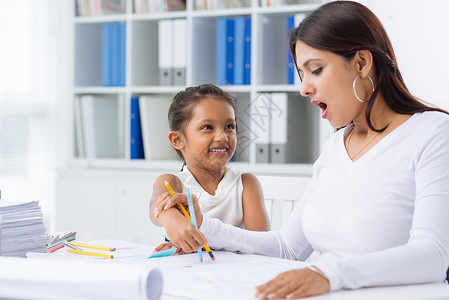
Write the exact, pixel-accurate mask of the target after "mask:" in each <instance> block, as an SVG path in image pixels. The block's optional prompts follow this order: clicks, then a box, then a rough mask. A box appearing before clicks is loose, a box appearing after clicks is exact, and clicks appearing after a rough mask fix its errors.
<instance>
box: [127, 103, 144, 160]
mask: <svg viewBox="0 0 449 300" xmlns="http://www.w3.org/2000/svg"><path fill="white" fill-rule="evenodd" d="M130 120H131V124H130V125H131V126H130V130H131V132H130V137H131V141H130V143H131V144H130V146H131V147H130V149H131V151H130V154H131V155H130V156H131V159H144V158H145V154H144V151H143V138H142V126H141V122H140V110H139V97H131V118H130Z"/></svg>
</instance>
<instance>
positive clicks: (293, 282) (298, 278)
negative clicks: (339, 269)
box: [256, 269, 330, 299]
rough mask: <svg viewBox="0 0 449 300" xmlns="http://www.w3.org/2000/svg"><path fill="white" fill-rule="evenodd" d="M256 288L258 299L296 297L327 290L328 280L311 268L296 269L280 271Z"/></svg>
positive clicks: (319, 293)
mask: <svg viewBox="0 0 449 300" xmlns="http://www.w3.org/2000/svg"><path fill="white" fill-rule="evenodd" d="M256 289H257V292H256V297H257V298H259V299H279V298H286V299H296V298H303V297H310V296H316V295H321V294H324V293H326V292H329V290H330V284H329V280H327V279H326V278H325V277H323V276H322V275H320V274H318V273H316V272H314V271H312V270H309V269H298V270H292V271H287V272H284V273H281V274H279V275H278V276H276V277H275V278H274V279H273V280H270V281H268V282H267V283H265V284H262V285H259V286H257V287H256Z"/></svg>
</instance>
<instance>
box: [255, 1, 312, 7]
mask: <svg viewBox="0 0 449 300" xmlns="http://www.w3.org/2000/svg"><path fill="white" fill-rule="evenodd" d="M305 3H316V0H260V6H262V7H273V6H283V5H294V4H305Z"/></svg>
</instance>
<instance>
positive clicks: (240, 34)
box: [234, 17, 245, 85]
mask: <svg viewBox="0 0 449 300" xmlns="http://www.w3.org/2000/svg"><path fill="white" fill-rule="evenodd" d="M244 60H245V17H236V18H235V19H234V84H238V85H240V84H244V64H245V62H244Z"/></svg>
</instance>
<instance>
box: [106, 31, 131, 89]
mask: <svg viewBox="0 0 449 300" xmlns="http://www.w3.org/2000/svg"><path fill="white" fill-rule="evenodd" d="M125 61H126V24H125V23H105V24H103V26H102V82H103V86H125V77H126V66H125Z"/></svg>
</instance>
